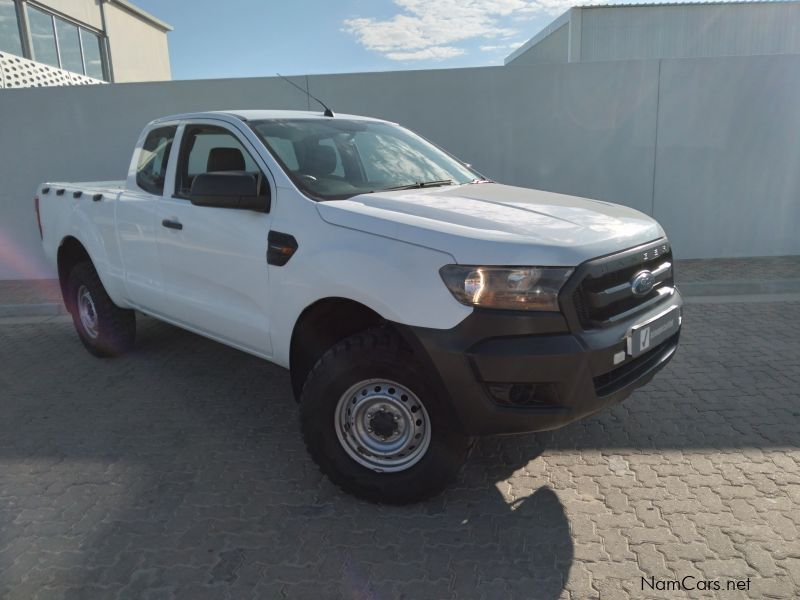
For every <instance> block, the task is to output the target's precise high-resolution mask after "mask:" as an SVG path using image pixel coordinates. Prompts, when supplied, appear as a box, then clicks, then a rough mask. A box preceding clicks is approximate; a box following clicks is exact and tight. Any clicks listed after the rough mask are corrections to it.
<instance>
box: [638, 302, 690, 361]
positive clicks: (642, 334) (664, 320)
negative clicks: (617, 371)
mask: <svg viewBox="0 0 800 600" xmlns="http://www.w3.org/2000/svg"><path fill="white" fill-rule="evenodd" d="M680 327H681V313H680V308H679V307H677V306H675V307H673V308H670V309H669V310H668V311H666V312H664V313H661V314H660V315H657V316H655V317H653V318H652V319H650V320H648V321H645V322H644V323H639V324H638V325H634V326H633V327H631V332H630V333H629V334H628V355H629V356H639V355H640V354H644V353H645V352H647V351H648V350H650V349H651V348H654V347H656V346H658V345H659V344H660V343H661V342H663V341H664V340H666V339H667V338H669V337H671V336H672V335H674V334H675V333H676V332H677V331H678V329H680Z"/></svg>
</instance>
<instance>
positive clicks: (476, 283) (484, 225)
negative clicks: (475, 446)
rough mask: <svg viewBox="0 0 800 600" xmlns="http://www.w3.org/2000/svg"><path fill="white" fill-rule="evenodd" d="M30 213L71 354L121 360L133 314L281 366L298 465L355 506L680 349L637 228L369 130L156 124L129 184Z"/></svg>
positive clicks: (93, 188) (234, 117) (392, 492)
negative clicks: (311, 467)
mask: <svg viewBox="0 0 800 600" xmlns="http://www.w3.org/2000/svg"><path fill="white" fill-rule="evenodd" d="M35 208H36V215H37V219H38V224H39V228H40V231H41V234H42V240H43V244H44V249H45V252H46V254H47V256H48V257H49V258H50V259H52V261H53V262H54V263H55V264H56V265H57V267H58V276H59V279H60V282H61V289H62V292H63V297H64V302H65V304H66V307H67V309H68V310H69V312H70V313H71V315H72V317H73V320H74V323H75V328H76V329H77V332H78V336H79V337H80V340H81V341H82V342H83V344H84V345H85V346H86V348H87V349H88V350H89V351H90V352H91V353H93V354H95V355H97V356H112V355H118V354H120V353H123V352H125V351H126V350H127V349H129V348H130V347H131V345H132V344H133V342H134V337H135V331H136V318H135V311H140V312H141V313H145V314H148V315H152V316H153V317H156V318H158V319H162V320H164V321H167V322H169V323H173V324H175V325H177V326H179V327H183V328H185V329H188V330H190V331H193V332H195V333H198V334H200V335H204V336H207V337H209V338H212V339H214V340H217V341H219V342H222V343H223V344H227V345H230V346H233V347H235V348H238V349H240V350H243V351H245V352H249V353H251V354H254V355H256V356H260V357H262V358H264V359H267V360H269V361H272V362H274V363H276V364H278V365H281V366H282V367H285V368H287V369H289V370H290V372H291V373H290V375H291V383H292V388H293V390H294V395H295V398H296V399H297V400H298V401H299V402H300V421H301V429H302V433H303V436H304V439H305V442H306V445H307V447H308V450H309V452H310V454H311V456H312V457H313V458H314V460H315V461H316V462H317V464H318V465H319V466H320V468H321V469H322V471H323V472H324V473H325V474H327V475H328V476H329V477H330V479H331V480H332V481H334V482H335V483H336V484H338V485H339V486H340V487H341V488H342V489H344V490H345V491H348V492H350V493H353V494H355V495H357V496H359V497H361V498H366V499H369V500H373V501H380V502H387V503H398V504H399V503H407V502H414V501H417V500H420V499H422V498H425V497H428V496H430V495H432V494H434V493H437V492H438V491H440V490H441V489H443V487H444V486H446V485H447V484H448V482H450V481H451V480H452V479H453V478H454V477H455V476H456V474H457V473H458V470H459V468H460V467H461V465H462V464H463V462H464V460H465V459H466V456H467V454H468V451H469V449H470V447H471V440H472V438H473V437H474V436H477V435H483V434H504V433H518V432H529V431H540V430H546V429H554V428H557V427H560V426H562V425H565V424H567V423H569V422H571V421H574V420H576V419H578V418H581V417H584V416H586V415H589V414H591V413H594V412H596V411H597V410H599V409H601V408H603V407H605V406H608V405H610V404H613V403H615V402H619V401H620V400H622V399H624V398H626V397H627V396H629V395H630V394H631V392H632V391H633V390H634V389H636V388H638V387H640V386H642V385H643V384H645V383H646V382H648V381H649V380H650V379H651V378H652V377H653V375H654V374H655V373H656V372H657V371H658V370H659V369H661V368H662V367H663V366H664V365H665V364H666V363H667V362H668V361H669V360H670V359H671V357H672V356H673V354H674V352H675V350H676V348H677V344H678V336H679V333H680V326H681V311H682V308H681V306H682V301H681V297H680V295H679V293H678V290H677V289H676V288H675V286H674V283H673V269H672V253H671V249H670V245H669V242H668V241H667V239H666V237H665V234H664V231H663V230H662V228H661V227H660V226H659V225H658V223H656V221H654V220H653V219H651V218H650V217H648V216H646V215H644V214H642V213H640V212H637V211H635V210H633V209H630V208H625V207H622V206H617V205H614V204H609V203H607V202H599V201H594V200H586V199H583V198H575V197H571V196H564V195H561V194H555V193H550V192H543V191H536V190H530V189H523V188H518V187H511V186H507V185H501V184H499V183H494V182H491V181H488V180H487V179H485V178H484V177H482V176H481V175H480V174H479V173H477V172H476V171H474V170H473V169H472V168H471V167H470V166H469V165H467V164H465V163H463V162H461V161H459V160H457V159H456V158H454V157H452V156H451V155H449V154H447V153H446V152H444V151H443V150H440V149H439V148H437V147H436V146H434V145H432V144H431V143H429V142H427V141H425V140H424V139H422V138H421V137H419V136H417V135H415V134H413V133H411V132H410V131H408V130H407V129H404V128H402V127H400V126H398V125H396V124H394V123H389V122H386V121H380V120H377V119H369V118H364V117H357V116H349V115H336V116H322V115H321V114H319V113H311V112H288V111H227V112H208V113H193V114H182V115H176V116H171V117H165V118H163V119H158V120H156V121H153V122H152V123H150V124H149V125H147V127H145V129H144V131H143V132H142V134H141V137H140V138H139V141H138V143H137V144H136V148H135V150H134V152H133V158H132V160H131V163H130V169H129V171H128V178H127V180H126V181H120V182H92V183H56V182H50V183H44V184H42V185H41V186H40V187H39V189H38V191H37V192H36V198H35ZM265 459H266V457H265Z"/></svg>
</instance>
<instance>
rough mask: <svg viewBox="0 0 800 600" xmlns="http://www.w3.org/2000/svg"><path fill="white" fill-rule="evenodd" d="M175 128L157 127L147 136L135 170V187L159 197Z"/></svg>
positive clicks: (162, 187)
mask: <svg viewBox="0 0 800 600" xmlns="http://www.w3.org/2000/svg"><path fill="white" fill-rule="evenodd" d="M176 130H177V127H176V126H175V125H170V126H169V127H159V128H157V129H153V130H152V131H151V132H150V133H148V134H147V138H146V139H145V141H144V146H143V147H142V152H141V153H140V154H139V163H138V165H137V168H136V185H138V186H139V187H140V188H142V189H143V190H144V191H146V192H150V193H151V194H155V195H157V196H161V195H162V194H163V193H164V178H165V177H166V175H167V163H168V161H169V152H170V149H171V148H172V140H173V139H175V131H176Z"/></svg>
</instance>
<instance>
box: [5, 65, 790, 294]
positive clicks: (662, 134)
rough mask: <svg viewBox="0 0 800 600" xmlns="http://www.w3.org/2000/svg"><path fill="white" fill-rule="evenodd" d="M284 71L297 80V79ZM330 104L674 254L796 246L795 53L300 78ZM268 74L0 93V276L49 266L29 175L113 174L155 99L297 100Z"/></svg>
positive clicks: (203, 105) (195, 103) (183, 104)
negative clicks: (631, 212) (667, 244)
mask: <svg viewBox="0 0 800 600" xmlns="http://www.w3.org/2000/svg"><path fill="white" fill-rule="evenodd" d="M297 81H299V82H301V83H302V82H304V78H298V79H297ZM308 82H309V87H310V89H311V91H312V93H315V94H317V95H320V96H321V97H323V98H324V99H325V100H326V101H327V102H328V103H329V104H330V105H332V107H333V108H334V110H338V111H341V112H352V113H357V114H359V113H360V114H367V115H372V116H377V117H383V118H388V119H392V120H395V121H398V122H401V123H403V124H405V125H407V126H409V127H411V128H412V129H415V130H417V131H418V132H420V133H421V134H422V135H425V136H426V137H428V138H429V139H431V140H433V141H434V142H437V143H439V144H441V145H442V146H444V147H445V148H446V149H448V150H449V151H451V152H453V153H455V154H457V155H458V156H460V157H462V158H464V159H465V160H467V161H468V162H471V163H472V164H473V165H474V166H475V167H476V168H477V169H478V170H480V171H482V172H484V173H485V174H486V175H488V176H490V177H493V178H495V179H497V180H499V181H502V182H504V183H511V184H517V185H525V186H530V187H538V188H542V189H547V190H554V191H559V192H565V193H571V194H578V195H583V196H589V197H593V198H599V199H603V200H608V201H613V202H620V203H623V204H627V205H629V206H633V207H636V208H638V209H640V210H643V211H645V212H648V213H653V212H654V213H655V215H656V216H657V218H659V220H661V221H662V223H663V224H664V225H665V227H666V229H667V231H668V233H669V235H670V236H671V238H672V239H673V242H674V246H675V250H676V253H677V255H678V256H679V257H681V258H695V257H721V256H753V255H781V254H800V236H798V235H797V234H796V232H795V228H796V226H797V225H798V224H800V175H799V174H798V173H799V172H800V169H798V167H800V144H799V143H798V142H797V132H798V131H800V102H798V101H797V99H798V98H800V56H778V57H749V58H747V57H742V58H724V59H721V58H718V59H687V60H665V61H661V63H660V64H659V61H629V62H607V63H574V64H562V65H535V66H525V67H515V66H508V67H487V68H479V69H457V70H440V71H404V72H394V73H368V74H347V75H324V76H311V77H309V78H308ZM307 106H308V103H307V99H306V98H305V96H304V95H302V94H301V93H300V92H298V91H297V90H295V89H294V88H292V87H290V86H289V85H288V84H286V83H285V82H282V81H280V80H277V79H275V78H259V79H230V80H209V81H176V82H164V83H143V84H142V83H139V84H117V85H108V86H86V87H74V88H48V89H28V90H6V91H3V92H0V114H2V115H4V116H5V115H13V118H4V125H3V135H2V137H0V157H1V158H2V161H3V163H2V164H3V166H2V167H0V177H1V178H2V179H0V279H3V278H4V279H9V278H29V277H48V276H52V275H53V270H52V268H51V267H50V266H49V265H47V264H46V263H45V262H44V259H43V257H42V254H41V250H40V248H39V239H38V232H37V230H36V226H35V223H34V217H33V209H32V195H33V191H34V189H35V187H36V184H37V183H38V182H39V181H40V180H45V179H47V180H51V181H52V180H69V179H72V180H89V179H121V178H123V177H124V174H125V171H126V169H127V165H128V161H129V154H130V151H131V148H132V146H133V143H134V141H135V140H136V137H137V135H138V132H139V130H140V128H141V126H142V125H143V124H144V123H145V122H147V121H148V120H150V119H152V118H155V117H158V116H162V115H165V114H170V113H176V112H182V111H190V110H213V109H223V108H229V109H231V108H232V109H242V108H302V109H305V108H306V107H307Z"/></svg>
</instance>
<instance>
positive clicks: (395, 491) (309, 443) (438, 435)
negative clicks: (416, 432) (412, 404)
mask: <svg viewBox="0 0 800 600" xmlns="http://www.w3.org/2000/svg"><path fill="white" fill-rule="evenodd" d="M372 379H384V380H387V381H393V382H396V383H398V384H400V385H401V386H404V387H406V388H408V389H409V390H413V392H414V394H415V395H416V396H417V398H418V399H419V400H420V402H421V403H422V404H423V405H424V408H425V410H426V411H427V414H428V416H429V421H430V443H429V445H428V447H427V451H426V452H425V453H424V454H423V455H422V457H421V458H419V459H418V462H416V464H414V465H413V466H410V467H408V468H406V469H405V470H402V471H399V472H376V470H374V469H371V468H368V467H366V466H364V465H362V464H359V463H358V462H356V460H354V459H353V458H352V457H351V456H350V455H349V454H348V453H347V451H345V449H344V447H343V442H340V440H339V437H338V436H337V432H336V429H337V427H336V424H335V423H336V414H337V413H336V407H337V404H338V402H339V399H340V398H341V397H342V396H343V394H344V393H346V392H347V391H348V390H349V389H350V388H351V387H352V386H353V385H355V384H357V383H359V382H362V381H366V380H372ZM434 389H435V386H434V385H432V384H431V381H430V378H429V376H428V374H427V373H426V369H425V368H424V367H423V366H422V364H421V363H420V361H418V360H417V358H416V357H415V356H414V354H413V352H412V351H411V349H410V348H409V347H408V346H407V345H406V344H405V343H404V342H403V340H402V339H401V338H400V336H399V335H397V334H396V333H395V332H394V331H392V330H391V329H390V328H388V327H376V328H373V329H369V330H367V331H364V332H362V333H357V334H355V335H352V336H350V337H348V338H346V339H344V340H342V341H340V342H339V343H337V344H336V345H335V346H333V347H332V348H331V349H330V350H328V351H327V352H326V353H325V354H324V355H323V356H322V358H320V359H319V360H318V361H317V363H316V365H315V366H314V368H313V369H312V370H311V372H310V373H309V375H308V378H307V379H306V381H305V384H304V386H303V391H302V393H301V398H300V423H301V429H302V433H303V438H304V440H305V444H306V447H307V449H308V452H309V453H310V455H311V457H312V458H313V459H314V461H315V462H316V463H317V465H318V466H319V468H320V470H321V471H322V472H323V473H324V474H325V475H327V476H328V478H329V479H330V480H331V481H332V482H333V483H334V484H336V485H337V486H338V487H339V488H341V489H342V490H343V491H345V492H347V493H349V494H352V495H354V496H356V497H358V498H361V499H364V500H368V501H371V502H379V503H385V504H410V503H413V502H418V501H421V500H424V499H426V498H429V497H431V496H434V495H436V494H438V493H440V492H441V491H442V490H443V489H444V488H445V487H447V485H448V484H449V483H451V482H452V481H453V480H454V479H455V478H456V476H457V475H458V473H459V471H460V469H461V467H462V465H463V464H464V462H465V461H466V459H467V456H468V454H469V451H470V449H471V446H472V440H471V438H469V437H468V436H465V435H463V434H461V433H459V432H458V431H457V430H456V427H455V425H454V424H455V422H456V419H455V418H454V417H453V415H452V414H451V413H450V412H449V409H448V405H447V403H446V402H445V401H444V399H442V398H439V397H437V396H436V394H435V392H434Z"/></svg>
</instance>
